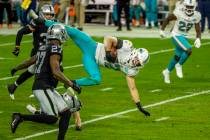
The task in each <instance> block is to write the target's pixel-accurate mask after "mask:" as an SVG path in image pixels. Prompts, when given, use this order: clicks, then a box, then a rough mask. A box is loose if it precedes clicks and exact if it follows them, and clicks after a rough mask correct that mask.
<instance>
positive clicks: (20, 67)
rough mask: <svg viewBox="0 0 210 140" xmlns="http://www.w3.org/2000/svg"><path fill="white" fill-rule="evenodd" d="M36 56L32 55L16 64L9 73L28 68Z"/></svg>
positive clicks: (12, 73)
mask: <svg viewBox="0 0 210 140" xmlns="http://www.w3.org/2000/svg"><path fill="white" fill-rule="evenodd" d="M35 62H36V56H35V55H34V56H32V57H31V58H30V59H28V60H25V61H23V62H22V63H21V64H19V65H17V66H16V67H15V68H12V70H11V75H12V76H13V75H14V74H15V73H16V72H17V71H19V70H22V69H25V68H28V67H29V66H31V65H32V64H35Z"/></svg>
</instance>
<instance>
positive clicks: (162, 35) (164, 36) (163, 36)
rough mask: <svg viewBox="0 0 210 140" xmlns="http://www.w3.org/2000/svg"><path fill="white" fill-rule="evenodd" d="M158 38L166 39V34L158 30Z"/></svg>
mask: <svg viewBox="0 0 210 140" xmlns="http://www.w3.org/2000/svg"><path fill="white" fill-rule="evenodd" d="M159 33H160V37H161V38H166V34H165V32H164V31H163V30H160V32H159Z"/></svg>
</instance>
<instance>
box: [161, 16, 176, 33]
mask: <svg viewBox="0 0 210 140" xmlns="http://www.w3.org/2000/svg"><path fill="white" fill-rule="evenodd" d="M176 19H177V18H176V16H175V15H174V14H170V15H169V16H168V17H167V18H166V19H165V20H164V21H163V24H162V26H161V28H160V29H161V30H162V31H164V30H165V28H166V26H167V25H168V24H169V22H170V21H172V20H176Z"/></svg>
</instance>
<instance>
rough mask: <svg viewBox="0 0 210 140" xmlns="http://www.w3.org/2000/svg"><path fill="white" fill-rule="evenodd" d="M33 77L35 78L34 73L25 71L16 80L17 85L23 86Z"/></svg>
mask: <svg viewBox="0 0 210 140" xmlns="http://www.w3.org/2000/svg"><path fill="white" fill-rule="evenodd" d="M31 76H33V74H32V73H30V72H28V71H25V72H24V73H22V74H21V75H20V76H19V77H18V79H17V80H16V84H17V85H21V84H22V83H23V82H25V81H26V80H27V79H28V78H30V77H31Z"/></svg>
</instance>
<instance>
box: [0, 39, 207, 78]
mask: <svg viewBox="0 0 210 140" xmlns="http://www.w3.org/2000/svg"><path fill="white" fill-rule="evenodd" d="M209 44H210V42H206V43H203V44H202V46H205V45H209ZM173 50H174V49H166V50H160V51H155V52H151V53H150V55H154V54H160V53H165V52H170V51H173ZM82 66H83V64H78V65H73V66H66V67H64V69H71V68H77V67H82ZM7 78H8V77H3V78H0V81H1V79H4V80H8V79H12V78H15V77H9V78H8V79H7Z"/></svg>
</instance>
